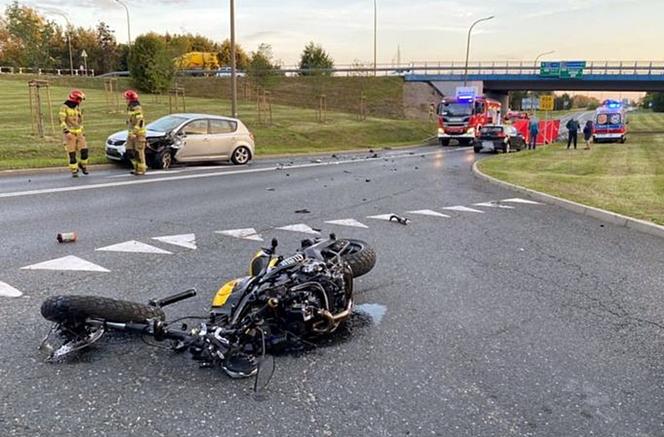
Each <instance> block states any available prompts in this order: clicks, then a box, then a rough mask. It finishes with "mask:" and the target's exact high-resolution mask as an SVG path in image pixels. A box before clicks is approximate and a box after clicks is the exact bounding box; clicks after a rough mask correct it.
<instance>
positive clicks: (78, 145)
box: [58, 90, 88, 178]
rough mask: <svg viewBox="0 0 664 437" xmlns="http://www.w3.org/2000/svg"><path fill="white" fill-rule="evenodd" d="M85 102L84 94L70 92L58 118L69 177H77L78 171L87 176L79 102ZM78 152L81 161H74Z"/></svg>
mask: <svg viewBox="0 0 664 437" xmlns="http://www.w3.org/2000/svg"><path fill="white" fill-rule="evenodd" d="M83 100H85V94H84V93H83V92H82V91H79V90H72V92H71V93H69V97H68V98H67V100H66V101H65V102H64V103H63V104H62V107H61V108H60V112H59V113H58V118H59V120H60V127H61V128H62V134H63V143H64V146H65V150H66V151H67V157H68V158H69V170H71V175H72V176H73V177H75V178H77V177H78V171H79V170H80V171H81V172H83V174H85V175H86V174H88V169H87V164H88V144H87V143H86V141H85V135H84V134H83V116H82V114H81V108H80V105H81V102H82V101H83ZM77 152H79V153H80V155H81V159H79V160H77V159H76V153H77Z"/></svg>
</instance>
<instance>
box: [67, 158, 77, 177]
mask: <svg viewBox="0 0 664 437" xmlns="http://www.w3.org/2000/svg"><path fill="white" fill-rule="evenodd" d="M69 170H70V171H71V176H72V177H74V178H77V177H78V162H77V161H76V152H70V153H69Z"/></svg>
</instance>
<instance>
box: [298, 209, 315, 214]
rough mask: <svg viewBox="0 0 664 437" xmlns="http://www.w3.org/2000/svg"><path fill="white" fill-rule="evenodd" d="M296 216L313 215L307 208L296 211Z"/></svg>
mask: <svg viewBox="0 0 664 437" xmlns="http://www.w3.org/2000/svg"><path fill="white" fill-rule="evenodd" d="M295 214H311V211H309V210H308V209H307V208H303V209H296V210H295Z"/></svg>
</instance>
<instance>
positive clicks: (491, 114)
mask: <svg viewBox="0 0 664 437" xmlns="http://www.w3.org/2000/svg"><path fill="white" fill-rule="evenodd" d="M501 109H502V105H501V103H500V102H499V101H497V100H493V99H489V98H486V97H482V96H474V95H472V96H463V95H457V96H456V97H449V98H444V99H443V101H442V102H441V103H440V104H439V105H438V140H439V141H440V145H441V146H449V144H450V141H451V140H456V141H457V142H458V143H459V145H460V146H469V145H471V144H473V143H474V142H475V139H476V138H477V135H478V134H479V131H480V128H481V127H482V126H484V125H486V124H500V122H501Z"/></svg>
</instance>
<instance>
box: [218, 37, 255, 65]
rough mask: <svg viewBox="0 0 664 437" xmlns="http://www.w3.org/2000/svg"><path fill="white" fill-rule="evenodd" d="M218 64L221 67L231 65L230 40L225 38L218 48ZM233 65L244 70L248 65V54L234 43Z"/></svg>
mask: <svg viewBox="0 0 664 437" xmlns="http://www.w3.org/2000/svg"><path fill="white" fill-rule="evenodd" d="M219 64H221V66H222V67H230V66H231V42H230V40H228V39H226V40H224V42H222V43H221V46H220V48H219ZM235 65H236V66H237V68H238V69H239V70H246V69H247V68H248V67H249V56H248V55H247V52H245V51H244V49H243V48H242V47H240V46H239V45H238V44H236V45H235Z"/></svg>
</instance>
